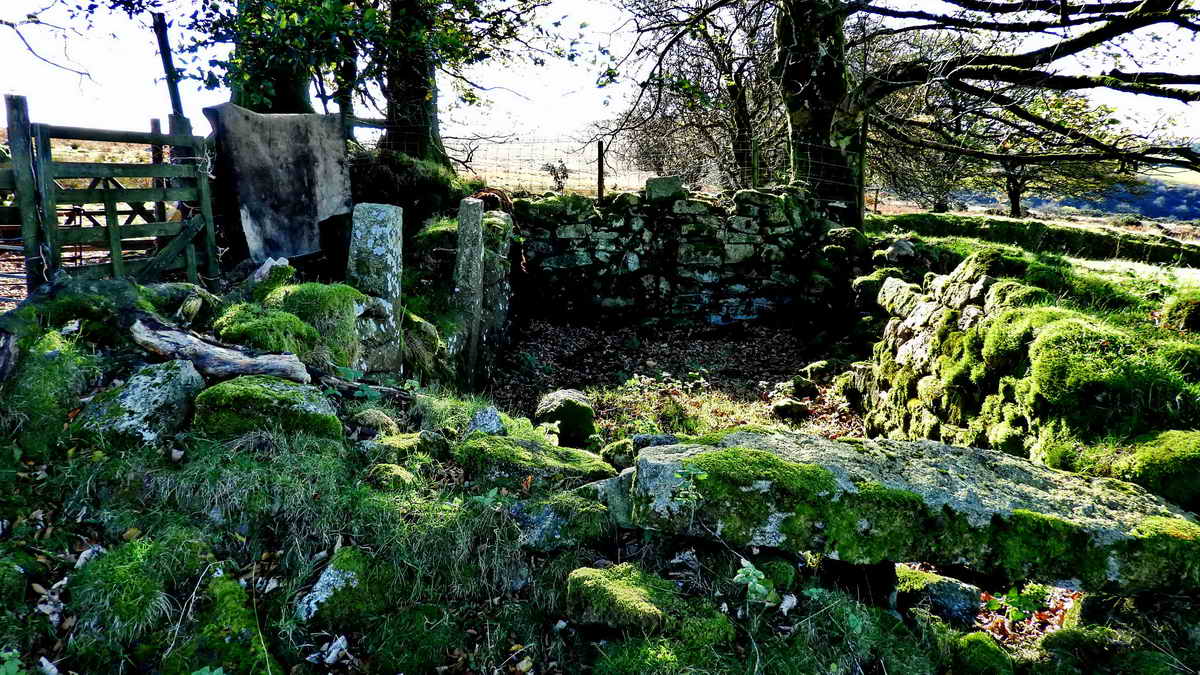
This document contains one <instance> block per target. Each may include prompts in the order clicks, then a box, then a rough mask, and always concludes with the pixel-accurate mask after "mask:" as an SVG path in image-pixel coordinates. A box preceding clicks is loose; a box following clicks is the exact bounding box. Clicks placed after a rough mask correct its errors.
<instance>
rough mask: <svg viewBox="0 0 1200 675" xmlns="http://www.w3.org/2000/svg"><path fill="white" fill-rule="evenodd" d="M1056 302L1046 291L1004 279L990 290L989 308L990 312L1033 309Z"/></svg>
mask: <svg viewBox="0 0 1200 675" xmlns="http://www.w3.org/2000/svg"><path fill="white" fill-rule="evenodd" d="M1053 300H1054V298H1053V296H1051V295H1050V294H1049V293H1047V292H1046V291H1044V290H1042V289H1040V288H1037V287H1035V286H1028V285H1026V284H1023V283H1020V282H1018V281H1013V280H1012V279H1002V280H1000V281H998V282H996V283H995V284H993V285H992V287H991V288H989V289H988V294H987V308H988V310H990V311H995V310H996V309H1003V308H1006V307H1007V308H1014V307H1032V306H1035V305H1044V304H1046V303H1049V302H1052V301H1053Z"/></svg>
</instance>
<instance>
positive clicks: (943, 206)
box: [933, 197, 950, 213]
mask: <svg viewBox="0 0 1200 675" xmlns="http://www.w3.org/2000/svg"><path fill="white" fill-rule="evenodd" d="M949 210H950V203H949V202H947V201H946V199H945V198H943V197H939V198H938V199H937V200H936V201H934V202H933V212H934V213H946V212H947V211H949Z"/></svg>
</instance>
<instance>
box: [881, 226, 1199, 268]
mask: <svg viewBox="0 0 1200 675" xmlns="http://www.w3.org/2000/svg"><path fill="white" fill-rule="evenodd" d="M864 230H865V231H866V232H867V234H873V233H877V232H886V231H889V230H890V231H901V232H903V231H911V232H915V233H916V234H918V235H921V236H922V237H941V236H957V237H971V238H974V239H980V240H983V241H988V242H994V243H997V244H1006V245H1010V246H1016V247H1020V248H1022V249H1024V250H1027V251H1031V252H1034V253H1042V252H1045V253H1057V254H1061V255H1073V256H1080V257H1084V258H1092V259H1096V260H1102V259H1107V258H1126V259H1129V260H1138V261H1143V262H1151V263H1167V264H1183V265H1187V266H1189V267H1200V248H1198V247H1195V246H1190V245H1182V244H1180V243H1179V242H1177V241H1174V240H1171V239H1168V238H1166V237H1160V236H1155V235H1150V234H1142V233H1134V232H1129V231H1126V230H1116V229H1110V228H1106V227H1099V226H1097V227H1091V228H1085V227H1073V226H1066V225H1053V224H1050V223H1045V222H1041V221H1036V220H1014V219H1009V218H990V217H978V216H955V215H948V214H933V213H914V214H908V215H900V216H868V217H867V220H866V223H865V226H864Z"/></svg>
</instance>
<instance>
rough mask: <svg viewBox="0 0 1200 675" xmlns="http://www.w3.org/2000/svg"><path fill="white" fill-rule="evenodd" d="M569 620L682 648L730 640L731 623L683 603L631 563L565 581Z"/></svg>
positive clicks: (671, 587)
mask: <svg viewBox="0 0 1200 675" xmlns="http://www.w3.org/2000/svg"><path fill="white" fill-rule="evenodd" d="M567 599H568V603H569V605H570V607H571V610H572V614H573V616H574V618H575V619H576V620H577V621H579V622H581V623H585V624H602V625H606V626H609V627H611V628H616V629H619V630H624V631H629V632H631V633H636V634H640V635H653V634H665V635H668V636H672V637H675V638H680V639H681V641H682V642H683V646H684V647H686V648H695V647H703V646H715V645H720V644H722V643H726V642H730V641H731V640H733V638H734V636H735V633H734V628H733V623H732V622H731V621H730V620H729V618H728V617H726V616H725V615H723V614H721V613H720V612H718V611H716V610H715V609H714V608H713V607H712V606H710V605H708V604H707V603H706V602H705V601H703V600H699V599H685V598H683V597H682V596H681V595H680V594H679V591H678V589H676V587H675V584H674V583H673V582H671V581H667V580H666V579H663V578H662V577H659V576H656V575H654V574H650V573H648V572H646V571H644V570H642V568H640V567H638V566H637V565H635V564H633V563H622V564H620V565H614V566H612V567H609V568H607V569H596V568H592V567H583V568H580V569H577V570H575V571H574V572H571V574H570V575H569V576H568V577H567Z"/></svg>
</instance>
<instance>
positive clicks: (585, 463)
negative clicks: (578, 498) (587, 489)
mask: <svg viewBox="0 0 1200 675" xmlns="http://www.w3.org/2000/svg"><path fill="white" fill-rule="evenodd" d="M454 459H455V461H457V462H458V463H459V464H461V465H462V466H463V468H464V469H466V470H467V472H468V475H469V476H470V477H471V478H472V479H473V480H476V481H479V482H481V483H484V484H488V485H502V486H509V485H516V484H519V483H520V482H522V481H523V480H525V479H526V477H530V476H532V477H533V479H534V480H535V481H537V483H538V484H539V485H546V484H575V485H580V484H582V483H586V482H589V481H593V480H600V479H604V478H611V477H612V476H615V475H616V473H617V472H616V470H615V469H613V467H612V466H610V465H609V464H608V463H607V462H605V461H604V460H602V459H600V458H599V457H598V456H596V455H595V454H594V453H591V452H587V451H586V450H576V449H574V448H563V447H555V446H550V445H546V444H544V443H539V442H537V441H534V440H529V439H520V438H511V437H508V436H485V435H482V434H478V433H477V434H472V435H471V436H470V437H469V438H468V439H467V440H466V441H464V442H463V443H461V444H459V445H458V447H456V448H454Z"/></svg>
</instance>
